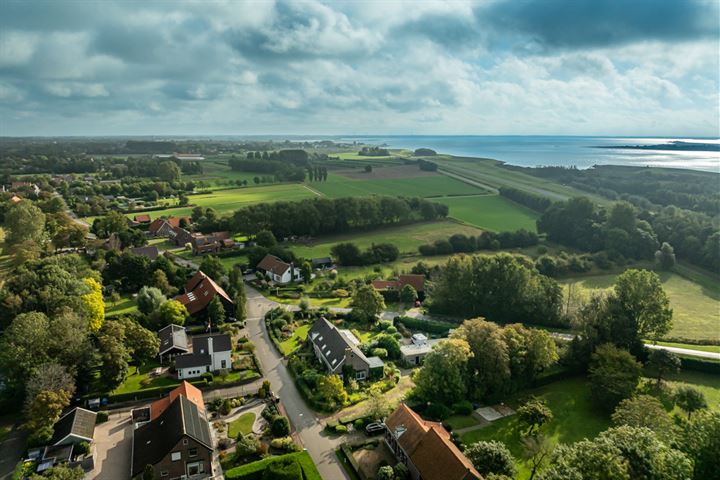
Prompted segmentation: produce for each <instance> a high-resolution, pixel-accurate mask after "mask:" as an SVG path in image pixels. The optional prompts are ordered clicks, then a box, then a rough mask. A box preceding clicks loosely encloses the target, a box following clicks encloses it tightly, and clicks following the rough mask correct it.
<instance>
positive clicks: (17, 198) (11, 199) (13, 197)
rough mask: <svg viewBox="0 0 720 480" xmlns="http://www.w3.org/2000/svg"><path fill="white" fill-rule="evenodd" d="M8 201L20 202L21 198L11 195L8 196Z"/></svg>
mask: <svg viewBox="0 0 720 480" xmlns="http://www.w3.org/2000/svg"><path fill="white" fill-rule="evenodd" d="M10 201H11V202H12V203H20V202H22V198H20V197H18V196H17V195H13V196H12V197H10Z"/></svg>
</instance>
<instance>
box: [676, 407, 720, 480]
mask: <svg viewBox="0 0 720 480" xmlns="http://www.w3.org/2000/svg"><path fill="white" fill-rule="evenodd" d="M675 444H676V445H677V448H678V449H680V450H682V451H683V452H685V453H686V454H687V455H688V456H689V457H690V458H691V459H692V460H693V461H694V471H693V478H694V480H718V479H720V471H718V468H717V462H718V458H720V411H717V410H709V409H708V410H700V411H698V412H697V414H695V415H693V417H692V418H690V419H688V420H687V421H682V422H680V426H679V429H678V435H677V438H676V442H675Z"/></svg>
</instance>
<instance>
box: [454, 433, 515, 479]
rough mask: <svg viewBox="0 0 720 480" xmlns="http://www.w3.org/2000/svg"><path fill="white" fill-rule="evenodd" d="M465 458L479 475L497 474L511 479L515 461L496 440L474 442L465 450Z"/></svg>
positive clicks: (513, 473)
mask: <svg viewBox="0 0 720 480" xmlns="http://www.w3.org/2000/svg"><path fill="white" fill-rule="evenodd" d="M464 453H465V456H466V457H467V458H468V460H470V461H471V462H472V464H473V466H474V467H475V469H476V470H477V471H478V472H480V474H481V475H488V474H497V475H507V476H508V477H513V476H514V475H515V473H516V468H515V459H514V458H513V456H512V454H511V453H510V450H508V448H507V447H506V446H505V444H504V443H502V442H498V441H496V440H491V441H487V442H484V441H482V442H476V443H473V444H472V445H470V446H469V447H467V448H466V449H465V452H464Z"/></svg>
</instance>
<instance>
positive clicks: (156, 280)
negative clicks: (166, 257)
mask: <svg viewBox="0 0 720 480" xmlns="http://www.w3.org/2000/svg"><path fill="white" fill-rule="evenodd" d="M152 286H153V287H155V288H157V289H159V290H160V291H161V292H162V294H163V295H167V296H173V295H175V294H176V293H177V291H178V289H177V288H175V287H173V286H172V285H170V282H169V281H168V277H167V273H165V271H163V270H160V269H158V270H155V271H154V272H153V276H152ZM160 303H162V302H160ZM158 306H159V304H158Z"/></svg>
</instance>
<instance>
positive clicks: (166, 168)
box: [158, 160, 180, 182]
mask: <svg viewBox="0 0 720 480" xmlns="http://www.w3.org/2000/svg"><path fill="white" fill-rule="evenodd" d="M158 177H160V179H161V180H163V181H165V182H176V181H178V180H180V168H179V167H178V166H177V163H175V162H173V161H169V160H168V161H166V162H160V165H158Z"/></svg>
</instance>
